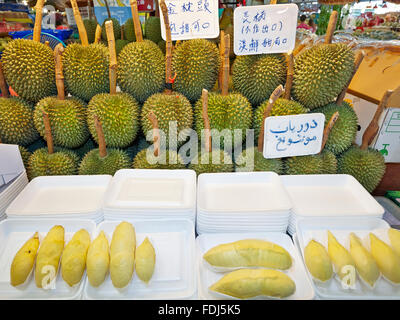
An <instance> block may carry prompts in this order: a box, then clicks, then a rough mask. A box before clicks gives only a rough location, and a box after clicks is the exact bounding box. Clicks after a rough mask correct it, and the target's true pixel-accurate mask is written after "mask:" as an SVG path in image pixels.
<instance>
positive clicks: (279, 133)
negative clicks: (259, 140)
mask: <svg viewBox="0 0 400 320" xmlns="http://www.w3.org/2000/svg"><path fill="white" fill-rule="evenodd" d="M324 123H325V115H324V114H323V113H310V114H298V115H293V116H278V117H268V118H267V119H265V123H264V151H263V155H264V157H265V158H267V159H269V158H283V157H294V156H305V155H309V154H316V153H319V152H320V151H321V145H322V136H323V134H324Z"/></svg>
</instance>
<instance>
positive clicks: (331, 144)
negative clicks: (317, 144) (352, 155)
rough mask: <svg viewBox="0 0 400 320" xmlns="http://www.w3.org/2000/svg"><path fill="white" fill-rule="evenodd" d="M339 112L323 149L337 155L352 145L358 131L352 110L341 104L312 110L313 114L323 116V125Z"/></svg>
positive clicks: (355, 117) (347, 105)
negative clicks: (318, 113) (321, 114)
mask: <svg viewBox="0 0 400 320" xmlns="http://www.w3.org/2000/svg"><path fill="white" fill-rule="evenodd" d="M337 111H338V112H339V118H338V119H337V121H336V122H335V125H334V126H333V128H332V130H331V132H330V133H329V137H328V141H327V142H326V145H325V148H326V149H328V150H330V151H332V152H333V153H334V154H336V155H338V154H340V153H342V152H343V151H345V150H347V149H348V148H349V147H350V146H351V144H352V143H353V141H354V139H355V137H356V134H357V129H358V118H357V114H356V113H355V112H354V110H353V108H352V107H351V106H350V105H349V104H348V103H347V102H343V103H342V104H341V105H339V106H338V105H336V104H335V103H330V104H328V105H326V106H324V107H322V108H317V109H314V110H313V112H321V113H323V114H324V115H325V125H327V124H328V122H329V120H330V119H331V117H332V115H333V114H334V113H335V112H337Z"/></svg>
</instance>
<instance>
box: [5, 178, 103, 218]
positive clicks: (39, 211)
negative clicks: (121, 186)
mask: <svg viewBox="0 0 400 320" xmlns="http://www.w3.org/2000/svg"><path fill="white" fill-rule="evenodd" d="M110 181H111V176H110V175H93V176H48V177H47V176H46V177H37V178H35V179H33V180H32V181H31V182H30V183H29V184H28V185H27V186H26V187H25V189H24V190H23V191H22V192H21V193H20V194H19V196H18V197H16V198H15V199H14V201H13V202H12V203H11V205H10V206H9V207H8V208H7V210H6V214H7V217H8V218H9V219H27V218H29V219H36V220H40V219H89V220H92V221H94V222H95V223H99V222H101V221H103V211H102V202H103V198H104V194H105V192H106V190H107V188H108V185H109V183H110Z"/></svg>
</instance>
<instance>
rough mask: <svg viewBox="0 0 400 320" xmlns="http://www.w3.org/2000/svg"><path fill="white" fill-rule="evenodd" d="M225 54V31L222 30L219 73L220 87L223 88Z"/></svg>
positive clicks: (220, 35)
mask: <svg viewBox="0 0 400 320" xmlns="http://www.w3.org/2000/svg"><path fill="white" fill-rule="evenodd" d="M224 54H225V31H224V30H221V31H220V34H219V59H220V61H221V64H220V67H219V74H218V88H220V89H222V69H223V65H224Z"/></svg>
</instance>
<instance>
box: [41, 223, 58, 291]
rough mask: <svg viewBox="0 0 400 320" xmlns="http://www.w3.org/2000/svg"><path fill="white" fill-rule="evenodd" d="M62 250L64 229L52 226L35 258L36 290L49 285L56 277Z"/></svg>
mask: <svg viewBox="0 0 400 320" xmlns="http://www.w3.org/2000/svg"><path fill="white" fill-rule="evenodd" d="M63 249H64V228H63V227H62V226H54V227H53V228H51V229H50V231H49V232H48V233H47V235H46V237H45V238H44V239H43V242H42V245H41V246H40V248H39V251H38V254H37V257H36V268H35V282H36V286H37V287H38V288H42V285H46V286H47V285H49V284H50V283H51V282H52V281H53V280H54V279H55V278H56V277H57V272H58V266H59V262H60V257H61V254H62V251H63Z"/></svg>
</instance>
